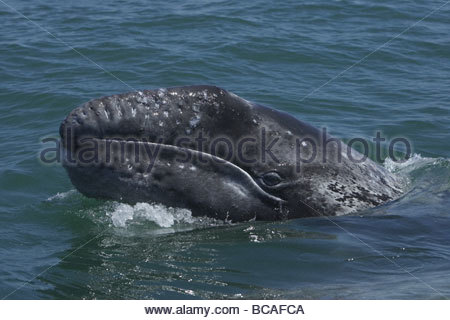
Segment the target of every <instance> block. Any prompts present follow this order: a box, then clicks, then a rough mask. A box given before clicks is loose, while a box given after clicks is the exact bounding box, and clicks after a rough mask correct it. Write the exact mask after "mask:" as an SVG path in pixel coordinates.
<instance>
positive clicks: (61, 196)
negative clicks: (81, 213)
mask: <svg viewBox="0 0 450 320" xmlns="http://www.w3.org/2000/svg"><path fill="white" fill-rule="evenodd" d="M76 192H77V191H76V190H74V189H72V190H69V191H66V192H58V193H57V194H55V195H53V196H51V197H49V198H47V201H53V200H61V199H65V198H67V197H68V196H70V195H72V194H74V193H76Z"/></svg>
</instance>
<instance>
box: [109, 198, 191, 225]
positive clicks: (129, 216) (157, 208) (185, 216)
mask: <svg viewBox="0 0 450 320" xmlns="http://www.w3.org/2000/svg"><path fill="white" fill-rule="evenodd" d="M107 215H108V216H109V217H110V218H111V221H112V223H113V225H114V226H115V227H126V226H127V224H128V223H130V222H131V221H133V220H141V221H142V220H144V221H152V222H154V223H156V224H157V225H158V226H160V227H162V228H169V227H172V226H173V225H174V224H176V223H179V222H187V223H192V222H194V221H195V219H194V218H193V217H192V213H191V211H190V210H188V209H181V208H171V207H166V206H164V205H162V204H149V203H143V202H139V203H136V204H135V205H129V204H124V203H115V205H114V206H113V208H112V210H111V211H109V212H107Z"/></svg>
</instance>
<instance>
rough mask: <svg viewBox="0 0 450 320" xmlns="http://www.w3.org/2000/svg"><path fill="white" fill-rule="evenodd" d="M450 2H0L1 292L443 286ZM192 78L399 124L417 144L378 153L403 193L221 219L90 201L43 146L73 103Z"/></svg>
mask: <svg viewBox="0 0 450 320" xmlns="http://www.w3.org/2000/svg"><path fill="white" fill-rule="evenodd" d="M439 8H440V9H439ZM437 9H438V10H437ZM449 17H450V4H448V5H446V2H445V1H432V0H427V1H425V0H418V1H414V2H411V1H402V0H401V1H386V0H381V1H376V2H374V1H368V0H359V1H356V0H347V1H344V0H342V1H337V0H335V1H329V0H327V1H325V0H323V1H322V0H319V1H283V2H272V3H268V2H265V1H258V0H257V1H234V0H232V1H221V0H216V1H193V0H187V1H185V0H183V1H151V2H150V1H143V0H142V1H141V0H135V1H123V0H122V1H119V0H117V1H97V2H93V1H86V0H77V1H72V0H68V1H55V0H46V1H43V0H37V1H32V2H30V1H15V0H5V1H0V27H1V28H0V30H1V31H0V133H1V134H0V146H1V148H0V195H1V197H0V296H1V297H5V298H8V299H94V298H95V299H147V298H148V299H208V298H217V299H222V298H226V299H246V298H252V299H265V298H274V299H278V298H287V299H291V298H295V299H446V298H448V297H450V247H449V245H450V231H449V230H450V212H449V207H450V199H449V196H450V143H449V141H450V133H449V127H450V93H449V88H450V77H449V74H450V43H449V42H448V34H449V31H450V30H449V25H450V24H449V22H450V20H449ZM423 18H425V19H424V20H421V19H423ZM376 49H378V50H377V51H375V50H376ZM374 51H375V52H374ZM189 84H214V85H218V86H221V87H223V88H225V89H227V90H230V91H232V92H234V93H236V94H238V95H240V96H242V97H244V98H246V99H248V100H252V101H255V102H258V103H261V104H265V105H268V106H272V107H274V108H277V109H279V110H284V111H287V112H289V113H291V114H292V115H294V116H296V117H298V118H299V119H302V120H304V121H307V122H310V123H311V124H313V125H315V126H317V127H326V128H328V130H329V131H330V132H331V133H332V134H333V135H335V136H337V137H339V138H342V139H343V140H344V141H348V140H349V139H352V138H355V137H362V138H365V139H369V141H370V139H371V137H373V135H374V133H375V132H377V131H380V132H382V133H383V135H384V136H385V137H386V138H387V139H388V140H389V139H393V138H395V137H405V138H407V139H408V140H409V141H411V143H412V147H413V150H412V152H413V155H412V156H411V158H410V159H409V160H407V161H406V162H404V163H401V164H399V163H395V162H393V161H392V160H389V159H387V160H385V161H383V163H382V165H384V166H385V167H387V168H388V169H389V170H391V171H394V172H395V173H396V174H398V175H401V176H403V177H404V178H405V179H407V180H408V181H409V182H408V186H407V192H406V193H405V194H404V196H403V197H401V198H400V199H398V200H396V201H394V202H391V203H388V204H386V205H383V206H381V207H378V208H376V209H372V210H366V211H364V212H358V213H357V214H355V215H351V216H342V217H333V218H330V219H327V218H309V219H297V220H290V221H282V222H270V223H269V222H247V223H237V224H230V223H227V222H223V221H215V220H211V219H207V218H193V217H192V216H191V215H190V212H189V211H188V210H184V209H174V208H167V207H164V206H162V205H160V204H157V203H141V204H137V205H135V206H129V205H126V204H121V203H117V202H112V201H100V200H95V199H88V198H86V197H84V196H82V195H81V194H79V193H78V192H77V191H76V190H75V189H74V187H73V186H72V185H71V183H70V181H69V178H68V177H67V175H66V173H65V171H64V169H63V168H62V167H61V166H60V165H57V164H56V165H45V164H42V163H41V162H40V161H39V158H38V154H39V151H40V150H42V148H43V147H44V144H42V142H41V140H42V139H43V138H45V137H58V127H59V124H60V122H61V121H62V120H63V119H64V118H65V116H66V115H67V114H68V112H69V111H70V110H72V109H73V108H74V107H76V106H78V105H80V104H82V103H83V102H85V101H87V100H90V99H92V98H96V97H99V96H104V95H109V94H114V93H121V92H127V91H132V90H135V89H152V88H159V87H168V86H177V85H189ZM400 147H401V146H400ZM400 147H399V148H400ZM383 148H384V149H383V150H384V153H386V146H384V147H383ZM400 149H401V148H400ZM400 149H399V150H398V151H399V152H400V153H401V152H402V150H400ZM403 151H404V150H403Z"/></svg>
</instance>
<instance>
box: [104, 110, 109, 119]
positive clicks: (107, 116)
mask: <svg viewBox="0 0 450 320" xmlns="http://www.w3.org/2000/svg"><path fill="white" fill-rule="evenodd" d="M103 112H104V113H105V117H106V119H108V120H109V114H108V112H107V111H106V110H103Z"/></svg>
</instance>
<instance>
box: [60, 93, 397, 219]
mask: <svg viewBox="0 0 450 320" xmlns="http://www.w3.org/2000/svg"><path fill="white" fill-rule="evenodd" d="M60 135H61V141H62V146H63V148H64V149H63V150H64V161H63V166H64V167H65V169H66V170H67V172H68V175H69V177H70V179H71V181H72V183H73V184H74V185H75V187H76V188H77V189H78V190H79V191H80V192H81V193H82V194H84V195H86V196H88V197H96V198H106V199H114V200H118V201H121V202H126V203H131V204H133V203H137V202H158V203H162V204H164V205H167V206H171V207H183V208H187V209H190V210H191V211H192V214H193V215H194V216H209V217H213V218H218V219H228V220H231V221H246V220H251V219H256V220H280V219H292V218H301V217H312V216H320V215H327V216H330V215H343V214H348V213H352V212H356V211H358V210H362V209H365V208H370V207H375V206H378V205H380V204H383V203H385V202H387V201H390V200H393V199H395V198H397V197H398V196H399V195H400V194H401V192H402V190H401V183H400V182H399V181H398V179H397V178H396V177H395V176H394V175H393V174H391V173H389V172H388V171H387V170H385V169H384V168H383V167H381V166H379V165H377V164H376V163H375V162H373V161H371V160H370V159H366V160H364V161H355V159H361V157H362V155H361V154H359V153H358V152H356V151H355V150H353V149H351V148H350V147H348V146H347V145H346V144H344V143H343V142H341V141H340V140H337V139H334V138H332V137H330V136H328V135H327V136H324V134H323V132H322V131H321V130H319V129H317V128H314V127H312V126H311V125H309V124H307V123H305V122H303V121H300V120H298V119H297V118H295V117H293V116H291V115H289V114H287V113H284V112H280V111H277V110H274V109H272V108H269V107H265V106H262V105H259V104H256V103H252V102H249V101H247V100H245V99H242V98H240V97H238V96H236V95H235V94H233V93H230V92H227V91H226V90H224V89H221V88H218V87H214V86H186V87H174V88H167V89H158V90H145V91H138V92H130V93H124V94H118V95H112V96H109V97H102V98H99V99H95V100H92V101H89V102H87V103H85V104H83V105H81V106H80V107H78V108H76V109H74V110H73V111H72V112H71V113H70V114H69V115H68V116H67V118H66V119H65V120H64V121H63V122H62V124H61V126H60Z"/></svg>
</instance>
